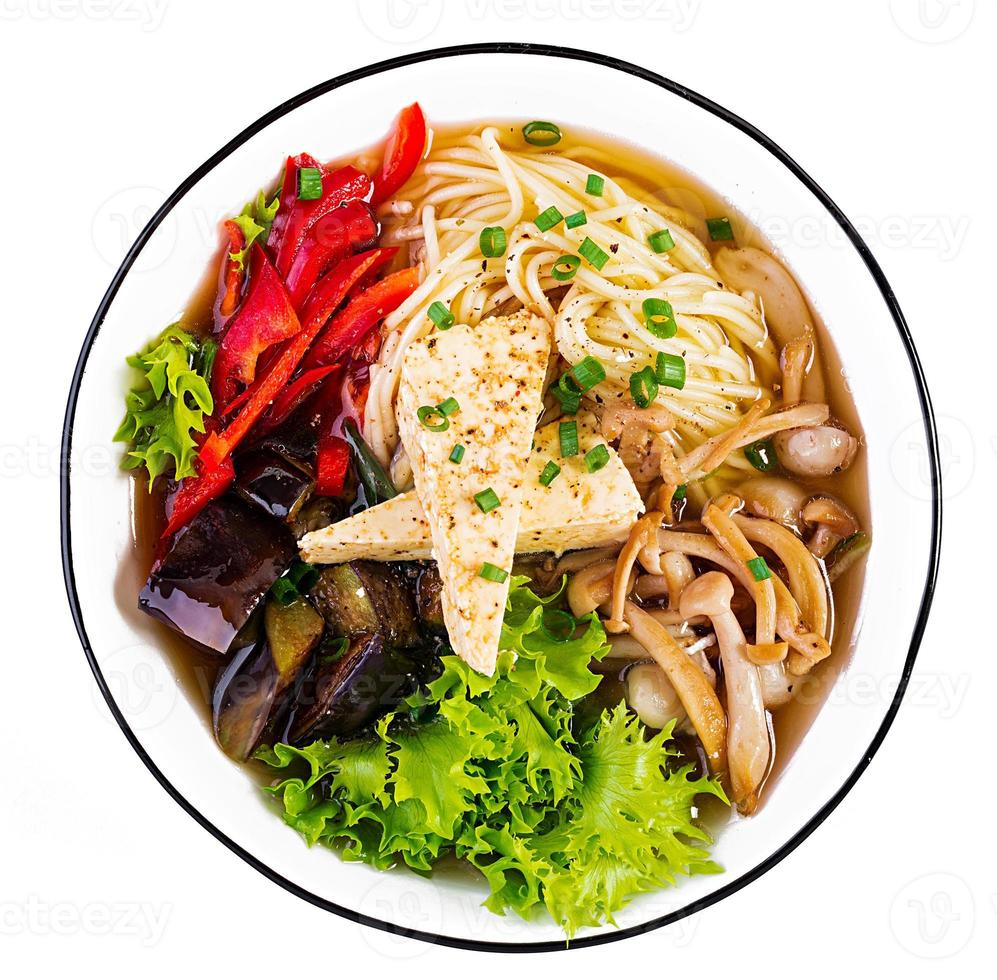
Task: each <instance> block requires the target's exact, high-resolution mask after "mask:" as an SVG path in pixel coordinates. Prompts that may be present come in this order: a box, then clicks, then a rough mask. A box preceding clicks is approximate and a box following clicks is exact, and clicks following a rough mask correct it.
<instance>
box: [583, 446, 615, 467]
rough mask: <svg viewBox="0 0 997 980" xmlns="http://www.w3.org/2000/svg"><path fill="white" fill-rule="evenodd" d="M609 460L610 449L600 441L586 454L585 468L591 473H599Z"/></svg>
mask: <svg viewBox="0 0 997 980" xmlns="http://www.w3.org/2000/svg"><path fill="white" fill-rule="evenodd" d="M608 462H609V450H608V449H607V448H606V447H605V446H604V445H603V444H602V443H601V442H600V443H599V445H598V446H593V447H592V448H591V449H590V450H589V451H588V452H587V453H586V454H585V468H586V469H587V470H588V471H589V473H597V472H598V471H599V470H601V469H602V468H603V467H604V466H605V465H606V464H607V463H608Z"/></svg>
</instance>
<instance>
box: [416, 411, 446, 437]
mask: <svg viewBox="0 0 997 980" xmlns="http://www.w3.org/2000/svg"><path fill="white" fill-rule="evenodd" d="M415 414H416V417H417V418H418V419H419V421H420V422H421V423H422V424H423V425H424V426H425V427H426V428H427V429H429V431H430V432H446V431H447V429H449V428H450V419H448V418H447V417H446V415H444V414H443V412H441V411H440V410H439V408H438V407H437V406H436V405H423V406H422V407H421V408H420V409H418V411H416V413H415ZM435 419H439V421H438V422H437V421H434V420H435Z"/></svg>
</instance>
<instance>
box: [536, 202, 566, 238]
mask: <svg viewBox="0 0 997 980" xmlns="http://www.w3.org/2000/svg"><path fill="white" fill-rule="evenodd" d="M562 221H564V215H563V214H561V212H560V211H558V210H557V208H555V207H554V205H553V204H552V205H551V206H550V207H549V208H547V210H546V211H541V212H540V213H539V214H538V215H537V220H536V221H534V222H533V223H534V224H535V225H536V226H537V227H538V228H539V229H540V230H541V231H550V230H551V228H553V227H554V226H555V225H559V224H560V223H561V222H562Z"/></svg>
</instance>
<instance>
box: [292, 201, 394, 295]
mask: <svg viewBox="0 0 997 980" xmlns="http://www.w3.org/2000/svg"><path fill="white" fill-rule="evenodd" d="M376 241H377V222H376V221H375V220H374V216H373V215H372V214H371V213H370V207H369V206H368V205H367V204H366V203H365V202H364V201H347V202H346V203H345V204H343V205H342V206H341V207H338V208H336V209H335V210H334V211H330V212H329V213H328V214H325V215H323V216H322V217H321V218H319V220H318V221H316V222H315V224H313V225H312V227H311V228H309V230H308V233H307V234H306V235H305V238H304V241H302V243H301V245H300V247H299V248H298V251H297V254H296V255H295V256H294V261H293V262H292V263H291V268H290V270H289V271H288V273H287V278H286V279H285V282H286V284H287V291H288V293H289V294H290V296H291V303H292V304H293V305H294V308H295V309H296V310H298V311H299V312H300V310H301V307H302V305H303V303H304V301H305V298H306V297H307V296H308V293H309V292H310V290H311V288H312V286H314V285H315V281H316V280H317V279H318V277H319V276H320V275H321V274H322V273H323V272H324V271H325V270H326V269H327V268H329V267H330V266H333V265H335V264H336V263H338V262H339V261H340V260H342V259H344V258H345V257H346V256H347V255H350V254H351V253H353V252H359V251H362V250H363V249H367V248H370V247H371V246H372V245H374V244H375V242H376Z"/></svg>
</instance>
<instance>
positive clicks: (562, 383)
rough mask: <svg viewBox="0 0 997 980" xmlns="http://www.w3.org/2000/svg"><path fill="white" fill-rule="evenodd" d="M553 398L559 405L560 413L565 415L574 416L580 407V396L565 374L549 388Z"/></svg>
mask: <svg viewBox="0 0 997 980" xmlns="http://www.w3.org/2000/svg"><path fill="white" fill-rule="evenodd" d="M550 390H551V392H553V394H554V397H555V398H556V399H557V400H558V401H559V402H560V404H561V411H562V412H564V414H565V415H574V414H575V413H576V412H577V411H578V409H579V408H581V405H582V394H581V392H580V391H578V390H577V389H576V388H575V386H574V385H573V384H572V383H571V379H570V378H569V377H568V376H567V375H566V374H565V375H562V376H561V377H560V378H559V379H558V380H557V381H556V382H555V383H554V384H552V385H551V386H550Z"/></svg>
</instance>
